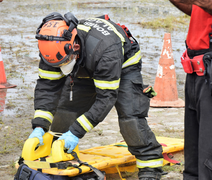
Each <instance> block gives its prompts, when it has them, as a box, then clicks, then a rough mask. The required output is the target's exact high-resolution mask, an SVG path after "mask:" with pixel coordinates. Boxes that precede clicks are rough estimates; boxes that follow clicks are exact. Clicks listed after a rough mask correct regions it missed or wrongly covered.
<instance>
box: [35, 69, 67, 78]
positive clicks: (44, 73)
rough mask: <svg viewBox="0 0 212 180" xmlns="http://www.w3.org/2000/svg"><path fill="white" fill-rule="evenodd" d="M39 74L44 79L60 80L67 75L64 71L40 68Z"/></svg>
mask: <svg viewBox="0 0 212 180" xmlns="http://www.w3.org/2000/svg"><path fill="white" fill-rule="evenodd" d="M39 76H40V77H41V78H43V79H49V80H58V79H61V78H62V77H64V76H65V75H64V74H63V73H62V72H56V71H46V70H42V69H40V68H39Z"/></svg>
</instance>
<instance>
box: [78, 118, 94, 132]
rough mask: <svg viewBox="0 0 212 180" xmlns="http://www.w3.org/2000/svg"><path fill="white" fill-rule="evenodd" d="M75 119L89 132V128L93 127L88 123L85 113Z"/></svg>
mask: <svg viewBox="0 0 212 180" xmlns="http://www.w3.org/2000/svg"><path fill="white" fill-rule="evenodd" d="M77 121H78V122H79V123H80V125H81V126H82V127H83V129H84V130H85V131H87V132H89V131H90V130H91V129H93V125H92V124H91V123H90V121H89V120H88V119H87V118H86V117H85V115H84V114H83V115H81V116H80V117H78V118H77Z"/></svg>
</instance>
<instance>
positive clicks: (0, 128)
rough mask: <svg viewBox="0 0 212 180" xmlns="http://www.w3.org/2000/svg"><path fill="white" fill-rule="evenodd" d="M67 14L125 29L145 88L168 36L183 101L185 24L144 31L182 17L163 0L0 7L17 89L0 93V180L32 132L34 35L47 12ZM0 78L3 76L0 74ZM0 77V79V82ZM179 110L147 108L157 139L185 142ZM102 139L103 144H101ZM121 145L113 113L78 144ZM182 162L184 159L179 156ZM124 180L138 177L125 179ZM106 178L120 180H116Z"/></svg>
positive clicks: (33, 1) (9, 1)
mask: <svg viewBox="0 0 212 180" xmlns="http://www.w3.org/2000/svg"><path fill="white" fill-rule="evenodd" d="M68 11H71V12H72V13H74V14H75V16H76V17H77V18H78V19H82V18H86V17H97V16H100V15H103V14H108V15H109V17H110V18H111V20H113V21H115V22H117V23H120V24H124V25H126V26H127V27H128V28H129V29H130V31H131V33H132V34H133V36H134V37H135V38H136V39H137V41H138V42H139V44H140V47H141V52H142V62H143V64H142V74H143V80H144V83H145V84H150V85H154V81H155V77H156V73H157V68H158V63H159V59H160V54H161V49H162V46H163V37H164V34H165V33H171V43H172V49H173V57H174V63H175V70H176V79H177V89H178V96H179V98H181V99H184V82H185V73H184V71H183V69H182V66H181V63H180V56H181V54H182V53H183V52H184V50H185V43H184V41H185V38H186V33H187V27H188V24H184V25H182V24H179V26H178V27H177V28H175V29H174V30H173V29H172V30H170V29H166V28H165V29H164V28H154V29H153V28H146V27H143V25H141V24H145V22H149V21H152V20H154V19H156V18H167V17H170V16H172V17H176V18H178V17H180V16H182V13H181V12H180V11H178V10H177V9H176V8H175V7H173V6H172V5H171V4H170V3H169V1H166V0H149V1H148V0H130V1H126V0H117V1H106V0H101V1H98V0H95V1H94V0H87V1H85V0H80V1H75V0H72V1H64V0H61V1H60V0H59V1H56V0H52V1H41V0H28V1H20V0H17V1H14V0H4V1H3V2H1V3H0V47H1V54H2V59H3V63H4V69H5V72H6V77H7V82H9V83H11V84H15V85H17V87H16V88H9V89H4V90H0V137H1V139H0V159H1V161H0V179H1V180H10V179H13V175H14V173H15V171H16V170H15V168H14V162H15V161H16V160H17V159H18V158H19V156H20V155H21V150H22V147H23V143H24V141H25V140H26V139H27V138H28V136H29V134H30V133H31V131H32V130H31V119H32V118H33V115H34V108H33V98H34V88H35V84H36V79H37V78H38V63H39V52H38V47H37V40H36V39H35V32H36V29H37V27H38V26H39V25H40V23H41V22H42V19H43V18H44V17H45V16H46V15H47V14H49V13H51V12H59V13H61V14H65V13H66V12H68ZM0 76H1V74H0ZM0 78H1V77H0ZM183 113H184V109H183V108H150V111H149V117H148V122H149V125H150V127H151V128H152V130H153V131H154V132H155V134H156V135H157V136H167V137H175V138H183ZM102 139H104V141H102ZM120 140H122V137H121V135H120V133H119V127H118V123H117V114H116V112H115V109H112V111H111V112H110V114H109V115H108V116H107V118H106V119H105V121H103V122H102V123H100V125H99V126H97V127H96V128H95V129H94V130H93V131H92V132H91V133H88V134H86V136H85V138H83V139H82V140H81V141H80V144H79V145H80V148H82V149H85V148H90V147H93V146H100V145H107V144H110V143H114V142H118V141H120ZM177 157H179V159H180V160H182V161H183V155H182V154H180V155H177ZM182 169H183V166H181V167H175V168H173V170H172V169H171V170H170V169H168V170H167V171H170V172H171V173H169V175H167V176H164V177H163V178H162V179H164V180H165V179H173V180H177V179H182ZM125 176H126V177H125V178H126V179H127V180H131V179H137V177H136V175H132V174H131V175H128V174H127V175H125ZM108 178H109V179H119V178H118V177H116V175H114V176H110V177H108Z"/></svg>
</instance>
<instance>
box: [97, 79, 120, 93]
mask: <svg viewBox="0 0 212 180" xmlns="http://www.w3.org/2000/svg"><path fill="white" fill-rule="evenodd" d="M94 83H95V86H96V87H97V88H99V89H111V90H116V89H118V88H119V83H120V79H118V80H115V81H101V80H96V79H94Z"/></svg>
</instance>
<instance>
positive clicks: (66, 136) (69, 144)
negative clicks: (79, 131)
mask: <svg viewBox="0 0 212 180" xmlns="http://www.w3.org/2000/svg"><path fill="white" fill-rule="evenodd" d="M58 140H64V141H65V148H66V149H68V151H67V153H71V152H72V151H73V150H74V148H75V147H76V146H77V144H78V142H79V138H78V137H77V136H75V135H73V134H72V132H71V131H70V130H69V131H67V132H66V133H63V134H62V136H61V137H60V138H59V139H58Z"/></svg>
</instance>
